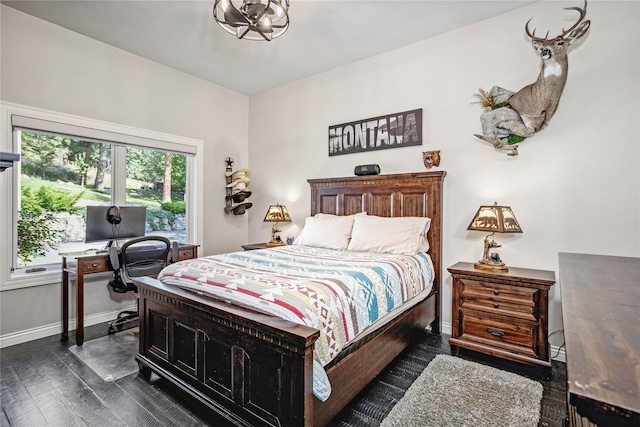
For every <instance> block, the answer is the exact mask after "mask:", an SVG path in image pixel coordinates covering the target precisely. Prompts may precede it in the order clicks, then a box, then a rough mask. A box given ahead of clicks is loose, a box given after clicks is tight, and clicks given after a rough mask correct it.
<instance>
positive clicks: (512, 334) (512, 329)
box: [460, 310, 538, 357]
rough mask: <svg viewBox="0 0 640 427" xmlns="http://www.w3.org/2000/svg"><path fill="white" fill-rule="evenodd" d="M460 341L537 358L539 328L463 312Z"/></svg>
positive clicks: (476, 313)
mask: <svg viewBox="0 0 640 427" xmlns="http://www.w3.org/2000/svg"><path fill="white" fill-rule="evenodd" d="M460 317H461V319H460V326H461V331H460V339H462V340H465V341H475V342H478V343H481V344H485V345H489V346H491V347H494V348H502V349H504V350H507V351H511V352H515V353H518V354H522V355H525V356H530V357H536V356H537V355H538V354H537V348H536V346H535V343H536V342H537V338H536V337H537V334H538V327H537V325H536V324H531V323H528V322H518V321H514V320H509V321H505V320H501V319H498V318H493V317H491V316H488V315H484V314H482V313H478V312H474V311H467V310H462V311H461V314H460Z"/></svg>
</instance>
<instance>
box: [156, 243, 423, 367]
mask: <svg viewBox="0 0 640 427" xmlns="http://www.w3.org/2000/svg"><path fill="white" fill-rule="evenodd" d="M433 278H434V272H433V265H432V263H431V259H430V257H429V256H428V255H427V254H424V253H419V254H417V255H415V256H408V255H392V254H378V253H369V252H354V251H336V250H331V249H321V248H315V247H309V246H298V245H293V246H282V247H277V248H272V249H266V250H255V251H247V252H234V253H228V254H221V255H215V256H208V257H203V258H198V259H193V260H185V261H181V262H178V263H175V264H172V265H169V266H168V267H167V268H165V269H164V270H163V271H162V272H161V273H160V275H159V276H158V279H160V280H161V281H162V282H164V283H167V284H171V285H175V286H178V287H180V288H183V289H187V290H191V291H195V292H198V293H204V294H209V295H211V296H214V297H216V298H218V299H221V300H224V301H231V302H233V303H235V304H238V305H241V306H245V307H251V308H252V309H254V310H259V311H261V312H265V313H268V314H271V315H274V316H278V317H281V318H284V319H287V320H290V321H292V322H295V323H299V324H304V325H307V326H310V327H313V328H316V329H318V330H319V331H320V338H319V339H318V340H317V341H316V343H315V352H316V353H315V356H316V358H317V359H318V362H319V363H320V365H321V366H322V367H323V366H325V365H326V364H327V363H329V362H330V361H331V360H333V359H334V358H335V357H336V356H337V355H338V353H339V352H340V350H341V349H342V348H344V347H345V346H346V345H347V344H348V343H349V342H350V341H352V340H354V339H355V338H356V337H358V336H359V335H360V334H362V333H363V332H365V330H366V329H367V328H368V327H370V326H371V325H372V324H373V323H375V322H376V321H377V320H378V319H381V318H382V317H384V316H385V315H386V314H388V313H390V312H392V311H393V310H394V309H397V308H398V307H400V306H401V305H402V304H403V303H405V302H407V301H408V300H410V299H411V298H413V297H414V296H416V295H418V294H420V293H421V292H422V291H423V290H425V289H430V287H431V284H432V282H433Z"/></svg>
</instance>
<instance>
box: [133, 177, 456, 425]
mask: <svg viewBox="0 0 640 427" xmlns="http://www.w3.org/2000/svg"><path fill="white" fill-rule="evenodd" d="M444 176H445V172H443V171H440V172H424V173H409V174H394V175H376V176H364V177H347V178H328V179H311V180H308V182H309V184H310V187H311V188H310V189H311V215H316V214H319V213H323V214H332V215H339V216H348V215H354V214H357V213H360V212H367V213H368V214H369V215H373V216H378V217H428V218H430V219H431V221H430V226H429V229H428V233H427V239H428V243H429V256H430V261H431V263H432V264H433V271H434V278H433V282H432V284H431V287H430V290H429V291H428V292H424V293H423V294H424V295H423V296H421V297H420V298H417V301H416V299H414V300H413V303H412V304H410V308H409V309H406V310H396V311H394V313H393V314H392V315H390V316H388V317H386V321H385V323H384V324H383V326H378V327H376V328H374V329H375V331H374V332H373V333H370V334H367V335H366V336H364V337H363V338H361V339H359V340H357V341H356V342H355V343H353V344H349V345H348V346H346V348H345V349H344V350H343V351H341V352H340V354H339V356H338V357H336V358H335V359H333V360H331V362H330V363H328V364H326V366H325V372H326V375H327V377H328V380H329V383H330V385H331V394H330V395H329V397H328V399H327V400H326V401H324V402H322V401H320V400H319V399H318V398H316V397H315V396H314V394H313V391H314V389H313V383H314V356H315V359H316V362H317V359H318V355H317V351H315V350H317V349H316V344H318V345H320V341H319V339H320V336H321V334H320V331H319V330H318V329H316V328H312V327H309V326H306V325H304V324H300V323H297V322H294V321H292V320H285V319H283V318H280V317H276V316H273V315H270V314H268V313H265V312H262V311H256V310H252V309H250V308H245V307H243V306H240V305H232V304H230V303H228V302H226V301H225V300H224V299H223V298H213V297H211V295H208V294H202V293H198V292H193V290H191V291H190V290H187V289H182V288H180V287H178V286H175V285H173V284H172V283H163V282H162V281H160V280H156V279H151V278H142V279H139V280H136V284H137V285H138V290H139V296H140V346H139V353H138V354H137V355H136V360H137V361H138V364H139V366H140V371H141V373H142V374H143V375H145V376H147V377H148V376H149V375H150V374H151V372H154V373H156V374H157V375H159V376H160V377H162V378H164V379H166V380H167V381H169V382H170V383H171V384H173V385H175V386H177V387H178V388H179V389H181V390H182V391H184V392H186V393H187V394H188V395H189V396H191V397H192V398H193V399H195V400H197V401H198V402H200V403H201V404H203V405H205V406H206V407H207V408H209V409H210V410H212V411H213V412H215V413H216V414H217V415H218V416H219V417H222V419H224V420H226V421H228V422H229V423H231V424H235V425H241V426H254V425H264V426H323V425H326V424H327V423H328V422H329V421H331V419H333V418H334V417H335V416H336V415H337V414H338V413H339V412H340V410H341V409H343V408H344V407H345V406H346V405H347V404H348V402H349V401H350V400H352V399H353V397H355V396H356V395H357V394H358V393H359V392H360V391H361V390H362V389H363V388H364V387H365V386H366V385H367V384H368V383H369V382H370V381H371V380H372V379H373V378H375V376H376V375H378V374H379V373H380V372H381V371H382V369H383V368H384V367H385V366H386V365H388V364H389V363H390V362H391V361H392V360H393V359H394V358H395V357H396V356H397V355H398V354H399V353H400V352H401V351H402V350H403V349H404V348H406V347H407V345H409V343H410V342H411V337H412V335H413V332H415V331H416V330H418V329H424V328H427V327H428V328H430V330H431V332H432V333H436V334H438V333H440V283H441V279H440V275H441V222H442V183H443V179H444ZM287 250H288V248H283V249H282V250H281V251H283V252H286V251H287ZM266 251H272V250H271V249H267V250H266ZM203 260H204V258H203ZM389 317H391V318H389ZM315 365H316V368H317V363H315ZM316 372H317V370H316Z"/></svg>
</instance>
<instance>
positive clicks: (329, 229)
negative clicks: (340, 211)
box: [293, 215, 355, 250]
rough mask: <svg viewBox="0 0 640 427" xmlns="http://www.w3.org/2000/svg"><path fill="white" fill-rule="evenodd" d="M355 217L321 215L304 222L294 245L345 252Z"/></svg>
mask: <svg viewBox="0 0 640 427" xmlns="http://www.w3.org/2000/svg"><path fill="white" fill-rule="evenodd" d="M354 219H355V216H353V215H350V216H337V215H326V216H325V215H321V216H314V217H309V218H307V219H306V220H305V221H304V227H303V228H302V231H301V232H300V235H299V236H298V237H297V238H296V240H294V242H293V244H294V245H303V246H315V247H318V248H327V249H339V250H346V249H347V246H348V245H349V238H350V237H351V228H352V227H353V221H354Z"/></svg>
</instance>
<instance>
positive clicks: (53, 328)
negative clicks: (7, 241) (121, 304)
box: [0, 305, 566, 363]
mask: <svg viewBox="0 0 640 427" xmlns="http://www.w3.org/2000/svg"><path fill="white" fill-rule="evenodd" d="M135 309H136V307H135V305H132V306H131V307H125V308H122V309H119V310H116V311H108V312H104V313H98V314H92V315H91V316H86V317H85V318H84V324H85V326H92V325H97V324H98V323H106V322H109V321H111V320H113V319H115V318H116V316H117V315H118V313H120V312H121V311H124V310H135ZM441 327H442V333H443V334H446V335H449V336H450V335H451V323H447V322H442V325H441ZM75 328H76V319H69V334H72V333H73V332H72V331H73V330H75ZM61 333H62V322H56V323H53V324H51V325H46V326H40V327H38V328H33V329H26V330H24V331H19V332H14V333H11V334H6V335H1V336H0V348H5V347H9V346H12V345H16V344H22V343H24V342H27V341H33V340H37V339H39V338H44V337H49V336H51V335H56V334H61ZM551 358H552V359H553V360H557V361H559V362H564V363H566V358H565V353H564V347H562V348H560V347H557V346H551Z"/></svg>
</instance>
